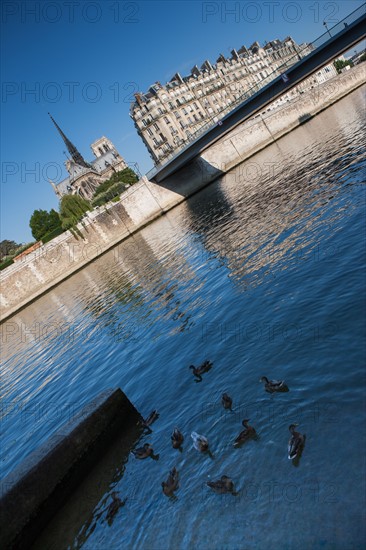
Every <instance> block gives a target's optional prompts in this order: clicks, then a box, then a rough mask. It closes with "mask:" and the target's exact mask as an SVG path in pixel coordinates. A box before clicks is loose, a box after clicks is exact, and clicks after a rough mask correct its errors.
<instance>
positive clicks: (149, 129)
mask: <svg viewBox="0 0 366 550" xmlns="http://www.w3.org/2000/svg"><path fill="white" fill-rule="evenodd" d="M147 133H148V134H149V136H152V135H153V131H152V129H151V128H148V129H147Z"/></svg>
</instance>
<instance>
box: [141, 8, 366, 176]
mask: <svg viewBox="0 0 366 550" xmlns="http://www.w3.org/2000/svg"><path fill="white" fill-rule="evenodd" d="M365 8H366V3H365V4H363V5H362V6H360V7H359V8H357V9H356V10H355V11H353V12H352V13H350V14H349V15H347V17H345V18H344V19H342V21H339V22H338V23H337V24H336V25H334V26H333V27H331V28H329V29H328V27H326V28H327V31H326V32H325V33H323V34H322V35H321V36H319V37H318V38H316V39H315V40H313V41H312V42H309V43H305V44H303V45H302V46H303V47H302V48H300V47H299V48H297V51H296V54H295V55H294V56H292V57H291V58H289V59H288V60H287V61H286V62H285V63H283V64H282V65H280V66H279V67H277V68H276V69H275V70H274V71H272V72H271V73H270V74H269V75H267V77H265V78H264V79H263V80H261V81H260V82H258V83H257V84H255V85H254V86H252V87H251V88H249V89H248V90H246V91H245V92H244V93H243V94H242V95H240V96H239V97H238V98H237V99H236V100H235V101H232V102H231V103H230V104H229V105H227V106H226V107H224V108H222V109H221V110H220V111H218V112H217V113H216V114H215V115H214V116H212V117H211V118H210V120H209V121H208V122H205V123H204V124H203V125H202V126H200V127H199V128H198V129H197V130H196V131H195V132H193V133H192V134H190V136H189V137H187V139H186V140H185V141H184V143H183V144H181V145H180V146H178V147H176V148H174V150H173V151H171V152H169V153H168V154H167V155H166V156H165V157H164V158H163V159H162V161H161V162H159V163H157V164H156V165H155V166H154V167H153V168H152V169H151V170H149V172H147V174H146V177H147V179H150V178H153V177H154V176H155V174H156V173H157V172H158V171H159V170H160V169H161V168H162V167H163V166H166V165H167V164H168V163H169V162H170V161H171V160H173V159H174V158H175V157H177V156H178V155H180V154H181V153H182V151H184V150H186V149H188V148H189V147H191V146H192V144H193V143H194V142H195V141H196V140H197V139H198V138H200V137H201V136H203V135H204V134H205V133H207V132H209V131H210V130H211V129H212V128H213V127H214V126H216V125H220V122H221V121H222V119H223V118H224V117H225V116H226V115H228V114H229V113H231V112H232V111H234V109H236V108H237V107H239V106H240V105H241V104H243V103H244V102H245V101H247V100H248V99H249V98H250V97H252V96H253V95H254V94H256V93H257V92H258V91H259V90H261V89H262V88H264V87H265V86H266V85H267V84H269V83H270V82H272V81H273V80H274V79H275V78H278V77H279V76H282V77H283V78H286V76H283V75H286V70H287V69H289V68H290V67H293V66H294V65H295V64H296V63H297V62H299V61H301V60H302V59H304V58H305V57H306V56H307V55H309V54H310V53H313V52H314V50H316V49H317V48H319V47H320V46H322V45H323V44H325V43H326V42H328V40H330V39H333V38H334V37H335V36H336V35H337V34H338V33H339V32H341V31H342V30H344V29H345V28H346V27H347V26H348V25H350V24H351V23H353V22H354V21H356V20H357V19H359V17H361V15H364V14H365ZM221 124H222V123H221Z"/></svg>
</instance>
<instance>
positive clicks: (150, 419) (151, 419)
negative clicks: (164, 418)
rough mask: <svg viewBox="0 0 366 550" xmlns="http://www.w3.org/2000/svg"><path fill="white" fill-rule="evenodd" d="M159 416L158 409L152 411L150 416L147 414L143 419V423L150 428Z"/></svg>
mask: <svg viewBox="0 0 366 550" xmlns="http://www.w3.org/2000/svg"><path fill="white" fill-rule="evenodd" d="M158 418H159V413H158V412H157V411H155V410H154V411H152V412H151V413H150V414H149V416H147V417H146V418H145V419H144V420H143V421H142V425H143V426H145V428H148V427H149V426H150V425H151V424H152V423H153V422H155V420H157V419H158Z"/></svg>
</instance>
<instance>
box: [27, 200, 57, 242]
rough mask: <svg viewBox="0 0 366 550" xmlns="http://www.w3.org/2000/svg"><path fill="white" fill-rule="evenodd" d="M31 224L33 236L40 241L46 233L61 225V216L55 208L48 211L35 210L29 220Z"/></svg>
mask: <svg viewBox="0 0 366 550" xmlns="http://www.w3.org/2000/svg"><path fill="white" fill-rule="evenodd" d="M29 226H30V228H31V231H32V235H33V237H34V238H35V239H36V240H37V241H40V240H42V237H43V236H44V235H46V233H49V232H50V231H54V230H55V229H57V228H60V227H61V220H60V216H59V215H58V213H57V212H56V210H54V209H53V208H52V210H50V212H47V210H35V211H34V212H33V214H32V216H31V219H30V220H29Z"/></svg>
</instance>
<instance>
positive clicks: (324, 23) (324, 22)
mask: <svg viewBox="0 0 366 550" xmlns="http://www.w3.org/2000/svg"><path fill="white" fill-rule="evenodd" d="M323 25H324V27H325V28H326V29H327V31H328V34H329V36H330V37H332V35H331V34H330V31H329V29H328V27H327V22H326V21H323Z"/></svg>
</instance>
